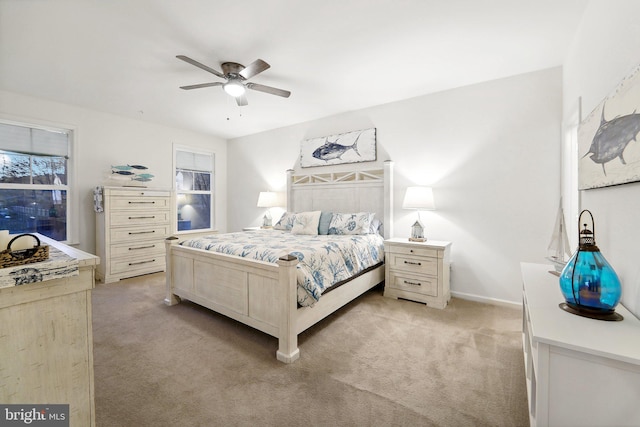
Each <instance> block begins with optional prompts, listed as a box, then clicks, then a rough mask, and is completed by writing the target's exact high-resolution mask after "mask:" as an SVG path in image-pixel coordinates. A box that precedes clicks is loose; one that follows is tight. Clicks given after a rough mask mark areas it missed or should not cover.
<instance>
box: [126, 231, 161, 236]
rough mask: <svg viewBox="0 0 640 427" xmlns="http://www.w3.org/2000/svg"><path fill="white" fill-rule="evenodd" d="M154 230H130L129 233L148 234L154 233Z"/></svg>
mask: <svg viewBox="0 0 640 427" xmlns="http://www.w3.org/2000/svg"><path fill="white" fill-rule="evenodd" d="M155 232H156V230H151V231H130V232H129V235H132V234H149V233H155Z"/></svg>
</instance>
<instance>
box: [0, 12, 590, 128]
mask: <svg viewBox="0 0 640 427" xmlns="http://www.w3.org/2000/svg"><path fill="white" fill-rule="evenodd" d="M587 3H588V2H587V1H586V0H563V1H558V0H535V1H531V0H528V1H520V0H440V1H436V0H389V1H383V0H378V1H376V0H316V1H305V0H298V1H296V0H268V1H267V0H235V1H229V0H0V89H4V90H7V91H11V92H17V93H22V94H27V95H32V96H36V97H39V98H44V99H49V100H53V101H58V102H62V103H66V104H72V105H78V106H82V107H86V108H90V109H94V110H99V111H104V112H109V113H114V114H118V115H122V116H127V117H131V118H135V119H140V120H145V121H151V122H159V123H164V124H166V125H169V126H175V127H181V128H186V129H191V130H195V131H199V132H204V133H208V134H212V135H217V136H220V137H222V138H234V137H238V136H243V135H249V134H254V133H257V132H261V131H265V130H269V129H274V128H279V127H283V126H288V125H291V124H295V123H300V122H304V121H308V120H313V119H317V118H321V117H326V116H330V115H333V114H337V113H341V112H345V111H351V110H357V109H360V108H365V107H369V106H373V105H379V104H384V103H388V102H392V101H397V100H400V99H406V98H410V97H414V96H419V95H424V94H428V93H433V92H437V91H442V90H446V89H451V88H455V87H460V86H464V85H469V84H474V83H478V82H483V81H488V80H493V79H497V78H502V77H507V76H512V75H516V74H520V73H525V72H530V71H535V70H540V69H545V68H550V67H554V66H558V65H561V64H562V62H563V59H564V55H565V53H566V51H567V48H568V46H569V44H570V42H571V40H572V37H573V34H574V33H575V31H576V29H577V26H578V23H579V20H580V17H581V16H582V13H583V11H584V9H585V7H586V4H587ZM179 54H181V55H186V56H188V57H191V58H193V59H195V60H197V61H199V62H201V63H204V64H206V65H208V66H210V67H211V68H214V69H217V70H220V63H221V62H225V61H233V62H239V63H241V64H244V65H248V64H249V63H251V62H253V61H254V60H255V59H257V58H261V59H263V60H265V61H266V62H268V63H269V64H271V68H270V69H268V70H266V71H264V72H263V73H261V74H259V75H257V76H255V77H254V78H252V79H251V80H250V81H252V82H255V83H261V84H265V85H270V86H275V87H278V88H282V89H287V90H290V91H291V92H292V95H291V97H290V98H288V99H285V98H281V97H277V96H273V95H268V94H265V93H261V92H255V91H249V92H248V94H247V97H248V101H249V105H248V106H246V107H238V106H237V105H236V104H235V101H234V100H233V98H231V97H229V96H228V95H227V94H226V93H224V92H223V90H222V89H221V88H220V87H212V88H205V89H197V90H191V91H184V90H181V89H179V88H178V87H179V86H184V85H190V84H196V83H204V82H214V81H221V80H220V79H219V78H217V77H216V76H214V75H212V74H209V73H207V72H205V71H203V70H201V69H199V68H196V67H194V66H192V65H190V64H187V63H185V62H183V61H180V60H178V59H176V57H175V56H176V55H179Z"/></svg>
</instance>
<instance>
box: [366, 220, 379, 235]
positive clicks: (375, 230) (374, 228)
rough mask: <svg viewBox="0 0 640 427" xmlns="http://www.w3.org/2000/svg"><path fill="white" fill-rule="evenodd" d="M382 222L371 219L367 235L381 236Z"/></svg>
mask: <svg viewBox="0 0 640 427" xmlns="http://www.w3.org/2000/svg"><path fill="white" fill-rule="evenodd" d="M381 227H382V222H380V220H379V219H378V218H373V219H372V220H371V225H370V226H369V234H380V235H382V229H381Z"/></svg>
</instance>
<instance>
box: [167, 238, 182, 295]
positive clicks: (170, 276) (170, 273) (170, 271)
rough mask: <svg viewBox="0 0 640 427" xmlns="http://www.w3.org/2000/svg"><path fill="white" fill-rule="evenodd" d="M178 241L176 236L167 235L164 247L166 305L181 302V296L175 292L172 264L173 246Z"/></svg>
mask: <svg viewBox="0 0 640 427" xmlns="http://www.w3.org/2000/svg"><path fill="white" fill-rule="evenodd" d="M177 243H178V238H177V237H176V236H171V237H167V238H166V239H165V240H164V249H165V256H166V257H167V258H166V273H165V278H166V279H165V280H166V285H165V286H166V294H165V298H164V303H165V304H166V305H176V304H178V303H180V298H179V297H177V296H176V295H174V294H173V292H172V291H173V265H172V264H171V246H172V245H175V244H177Z"/></svg>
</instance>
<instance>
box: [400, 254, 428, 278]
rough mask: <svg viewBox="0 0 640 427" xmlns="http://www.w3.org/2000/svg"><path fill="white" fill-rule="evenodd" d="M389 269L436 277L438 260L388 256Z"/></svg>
mask: <svg viewBox="0 0 640 427" xmlns="http://www.w3.org/2000/svg"><path fill="white" fill-rule="evenodd" d="M389 258H390V259H389V267H390V268H391V269H394V270H398V271H402V272H410V273H418V274H428V275H430V276H437V275H438V258H425V257H416V256H411V255H402V254H395V253H390V254H389Z"/></svg>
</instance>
